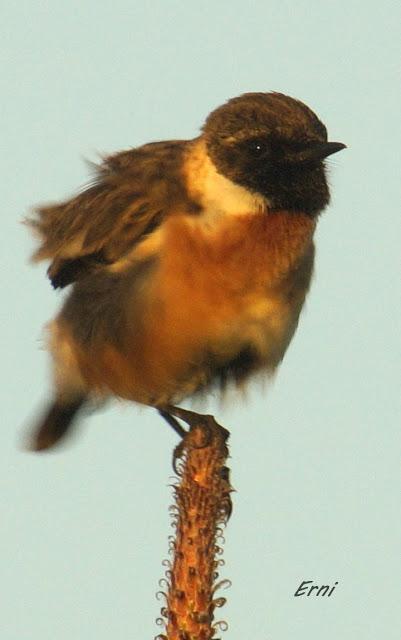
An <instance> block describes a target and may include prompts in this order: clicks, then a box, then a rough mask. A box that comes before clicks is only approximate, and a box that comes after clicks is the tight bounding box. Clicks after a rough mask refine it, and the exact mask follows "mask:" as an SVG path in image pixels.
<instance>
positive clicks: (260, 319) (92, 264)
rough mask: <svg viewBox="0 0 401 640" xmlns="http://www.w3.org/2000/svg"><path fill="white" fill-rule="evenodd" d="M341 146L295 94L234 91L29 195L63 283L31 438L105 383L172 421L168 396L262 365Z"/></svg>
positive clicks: (274, 343)
mask: <svg viewBox="0 0 401 640" xmlns="http://www.w3.org/2000/svg"><path fill="white" fill-rule="evenodd" d="M344 147H345V145H344V144H342V143H340V142H328V141H327V131H326V127H325V126H324V125H323V124H322V122H321V121H320V120H319V119H318V118H317V116H316V115H315V114H314V113H313V112H312V111H311V110H310V109H309V108H308V107H307V106H306V105H305V104H303V103H302V102H300V101H299V100H296V99H294V98H291V97H289V96H286V95H283V94H281V93H275V92H272V93H245V94H243V95H241V96H238V97H235V98H233V99H231V100H229V101H228V102H226V103H225V104H223V105H222V106H220V107H219V108H217V109H215V110H214V111H212V113H211V114H210V115H209V116H208V117H207V119H206V122H205V124H204V125H203V127H202V130H201V135H199V136H198V137H196V138H194V139H192V140H172V141H165V142H151V143H149V144H145V145H143V146H141V147H138V148H134V149H130V150H128V151H123V152H120V153H117V154H115V155H111V156H109V157H106V158H104V159H103V162H102V164H101V165H100V166H98V167H97V168H96V176H95V179H94V181H93V183H92V184H91V185H90V186H89V187H88V188H87V189H86V190H84V191H82V192H80V193H79V194H78V195H76V196H75V197H73V198H72V199H70V200H68V201H66V202H63V203H61V204H54V205H49V206H43V207H40V208H38V209H37V210H36V211H35V212H34V214H33V215H32V217H31V218H29V219H28V220H27V222H28V224H29V225H30V227H31V228H32V229H33V231H34V232H35V234H36V235H37V236H38V237H39V240H40V245H39V248H38V249H37V251H36V252H35V254H34V256H33V260H34V261H40V260H49V261H50V266H49V269H48V275H49V278H50V281H51V283H52V285H53V286H54V287H55V288H62V287H67V286H69V287H70V290H69V293H68V295H67V297H66V299H65V301H64V303H63V305H62V308H61V311H60V312H59V314H58V315H57V317H56V318H55V319H54V320H53V321H52V322H51V323H50V324H49V327H48V332H49V348H50V351H51V354H52V358H53V365H54V396H53V398H52V400H51V402H50V405H49V406H48V407H47V408H46V411H45V413H44V415H43V416H42V417H41V419H40V421H39V423H38V424H37V426H36V428H35V431H34V433H33V438H32V443H31V446H32V449H34V450H37V451H40V450H45V449H48V448H50V447H52V446H53V445H55V444H56V443H57V442H59V441H60V440H61V439H62V438H64V436H65V435H66V433H67V432H68V431H69V430H70V427H71V426H72V424H73V423H74V422H75V421H76V418H77V417H78V416H79V414H80V413H81V411H82V409H83V408H84V407H85V406H90V405H93V404H96V402H98V401H99V400H102V399H106V398H108V397H110V396H116V397H118V398H122V399H125V400H131V401H134V402H137V403H140V404H142V405H148V406H151V407H154V408H156V409H157V410H159V412H160V413H161V414H162V415H163V417H165V418H166V419H167V421H168V422H169V423H170V424H171V425H172V426H173V427H174V428H176V430H177V431H178V432H179V433H181V431H180V427H179V425H178V423H177V421H176V420H175V418H174V416H178V417H184V418H185V411H184V410H182V409H180V408H179V407H175V406H174V405H175V404H176V403H179V402H180V401H182V400H183V399H185V398H188V397H191V396H195V395H196V394H198V393H199V392H201V391H208V390H213V389H215V388H220V389H222V390H223V389H225V388H226V386H227V385H229V384H230V383H234V384H236V385H242V384H243V383H244V382H246V381H247V380H248V379H249V378H251V377H252V376H253V375H255V374H257V373H262V372H265V373H266V374H272V373H273V372H274V371H275V370H276V368H277V366H278V365H279V363H280V362H281V360H282V358H283V356H284V354H285V352H286V349H287V347H288V345H289V343H290V341H291V339H292V337H293V335H294V332H295V330H296V327H297V324H298V319H299V315H300V312H301V309H302V306H303V304H304V301H305V297H306V295H307V292H308V289H309V286H310V282H311V276H312V271H313V261H314V243H313V235H314V231H315V227H316V222H317V218H318V216H319V214H320V212H321V211H323V209H324V208H325V207H326V205H327V204H328V202H329V188H328V184H327V179H326V170H325V163H324V161H325V159H326V158H327V156H329V155H331V154H333V153H336V152H337V151H340V150H341V149H344Z"/></svg>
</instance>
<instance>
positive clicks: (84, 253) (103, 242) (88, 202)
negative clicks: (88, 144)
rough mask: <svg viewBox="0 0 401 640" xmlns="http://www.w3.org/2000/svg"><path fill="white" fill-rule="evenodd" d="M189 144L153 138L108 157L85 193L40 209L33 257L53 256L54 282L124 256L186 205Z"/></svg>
mask: <svg viewBox="0 0 401 640" xmlns="http://www.w3.org/2000/svg"><path fill="white" fill-rule="evenodd" d="M187 144H188V143H187V142H186V141H179V140H173V141H170V142H159V143H151V144H147V145H144V146H143V147H139V148H137V149H132V150H130V151H124V152H121V153H118V154H116V155H113V156H110V157H108V158H105V159H104V161H103V163H102V164H101V165H100V166H98V167H97V168H96V176H95V181H94V183H93V184H92V185H91V186H89V187H88V188H87V189H85V190H84V191H83V192H82V193H79V194H78V195H76V196H75V197H73V198H71V199H70V200H68V201H66V202H63V203H61V204H55V205H49V206H42V207H39V208H38V209H36V210H35V212H34V215H33V216H32V217H31V218H30V219H28V220H27V222H28V224H29V225H30V226H31V228H32V229H33V231H34V232H35V233H36V234H37V235H38V236H39V238H40V246H39V247H38V249H37V251H36V252H35V253H34V255H33V260H34V261H35V262H36V261H40V260H46V259H47V260H51V264H50V267H49V270H48V273H49V277H50V279H51V281H52V284H53V285H54V286H55V287H63V286H66V285H67V284H70V283H71V282H74V281H75V280H78V279H79V278H81V277H83V276H84V275H85V274H87V273H88V272H91V271H93V270H94V269H96V268H101V267H102V266H103V267H104V265H105V264H110V263H113V262H115V261H117V260H119V259H120V258H121V257H123V256H124V255H125V254H127V253H128V252H129V251H131V250H132V248H133V247H134V246H135V245H136V244H137V243H138V242H140V241H141V240H142V239H143V238H144V237H145V236H146V235H148V234H149V233H151V232H152V231H154V230H155V229H156V228H157V227H158V226H159V225H160V224H162V222H163V220H164V218H165V217H166V216H167V215H169V213H171V212H172V211H174V210H176V211H177V210H178V209H182V208H183V205H184V206H185V204H186V202H185V201H186V199H187V198H188V196H187V194H186V190H185V185H184V180H183V177H182V173H181V167H182V161H183V153H184V152H185V149H186V146H187ZM192 206H193V203H192ZM188 208H189V210H190V209H191V205H188Z"/></svg>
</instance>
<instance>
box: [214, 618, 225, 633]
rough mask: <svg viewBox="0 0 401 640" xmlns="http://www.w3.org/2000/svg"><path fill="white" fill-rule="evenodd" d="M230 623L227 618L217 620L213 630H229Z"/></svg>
mask: <svg viewBox="0 0 401 640" xmlns="http://www.w3.org/2000/svg"><path fill="white" fill-rule="evenodd" d="M227 629H228V624H227V622H226V621H225V620H217V622H215V623H214V625H213V631H227Z"/></svg>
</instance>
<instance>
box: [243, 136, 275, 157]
mask: <svg viewBox="0 0 401 640" xmlns="http://www.w3.org/2000/svg"><path fill="white" fill-rule="evenodd" d="M247 148H248V150H249V152H250V153H251V154H252V155H253V156H255V158H258V157H260V156H266V155H268V154H269V153H270V145H269V143H268V142H267V140H249V141H248V143H247Z"/></svg>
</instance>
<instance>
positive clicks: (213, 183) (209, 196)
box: [187, 142, 269, 217]
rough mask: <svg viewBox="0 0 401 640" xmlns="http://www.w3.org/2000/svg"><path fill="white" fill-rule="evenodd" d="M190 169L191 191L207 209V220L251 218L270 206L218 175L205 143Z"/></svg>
mask: <svg viewBox="0 0 401 640" xmlns="http://www.w3.org/2000/svg"><path fill="white" fill-rule="evenodd" d="M187 167H188V169H189V171H188V173H187V177H188V188H189V191H190V192H192V193H193V195H194V196H195V197H196V199H197V200H198V202H199V203H200V204H201V205H202V206H203V208H204V212H205V214H206V215H207V217H209V215H210V216H211V217H215V216H218V217H220V216H221V215H235V216H238V215H249V214H250V213H260V212H261V211H264V210H265V209H266V208H267V207H268V206H269V203H268V201H267V200H266V198H264V197H263V196H261V195H258V194H256V193H252V192H251V191H249V190H248V189H246V188H245V187H241V186H240V185H238V184H235V182H232V181H231V180H229V179H228V178H226V177H225V176H223V175H222V174H221V173H218V171H217V169H216V167H215V165H214V163H213V162H212V160H211V159H210V157H209V155H208V154H207V152H206V148H205V145H204V143H203V142H202V143H200V144H199V146H198V147H197V148H196V149H195V151H194V154H193V156H192V157H191V158H190V159H189V162H188V164H187Z"/></svg>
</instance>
